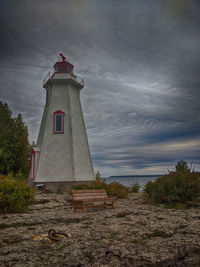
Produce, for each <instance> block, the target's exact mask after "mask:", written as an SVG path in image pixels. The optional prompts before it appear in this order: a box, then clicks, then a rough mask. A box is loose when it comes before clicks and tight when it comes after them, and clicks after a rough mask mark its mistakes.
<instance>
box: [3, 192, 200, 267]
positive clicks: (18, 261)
mask: <svg viewBox="0 0 200 267" xmlns="http://www.w3.org/2000/svg"><path fill="white" fill-rule="evenodd" d="M36 200H37V202H36V204H35V205H32V206H30V208H29V210H28V211H27V212H26V213H23V214H6V215H0V266H34V267H35V266H74V267H78V266H80V267H81V266H82V267H84V266H85V267H90V266H96V267H100V266H108V267H112V266H114V267H117V266H127V267H128V266H136V267H139V266H162V267H165V266H200V242H199V240H200V224H199V218H200V208H199V207H196V208H194V207H193V208H190V209H186V210H169V209H165V208H164V207H162V206H152V205H148V204H146V203H144V200H143V197H142V193H134V194H131V195H130V196H129V199H123V200H116V204H115V208H114V209H109V208H107V209H105V210H104V209H95V210H87V211H86V212H82V211H79V212H77V213H74V212H73V210H72V205H71V203H70V201H71V196H70V195H59V194H52V193H48V194H46V193H43V192H38V193H37V195H36ZM51 228H53V229H55V230H56V231H57V232H58V231H61V232H65V233H67V234H70V235H71V238H67V239H65V240H62V241H59V242H53V243H52V242H49V240H48V236H47V234H48V231H49V229H51ZM35 236H39V237H40V238H38V240H37V238H36V240H34V237H35ZM42 237H44V238H42Z"/></svg>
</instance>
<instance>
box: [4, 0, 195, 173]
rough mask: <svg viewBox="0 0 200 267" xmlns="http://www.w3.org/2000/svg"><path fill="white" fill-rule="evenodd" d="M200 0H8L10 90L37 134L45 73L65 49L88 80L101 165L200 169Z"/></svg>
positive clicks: (7, 97) (91, 128)
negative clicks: (188, 164) (185, 164)
mask: <svg viewBox="0 0 200 267" xmlns="http://www.w3.org/2000/svg"><path fill="white" fill-rule="evenodd" d="M199 9H200V3H199V1H197V0H196V1H195V0H190V1H189V0H173V1H172V0H167V1H161V0H160V1H158V0H134V1H130V0H125V1H119V0H112V1H104V0H103V1H97V0H95V1H91V0H85V1H81V0H79V1H72V0H68V1H66V0H60V1H53V0H47V1H44V2H41V1H30V0H26V1H25V0H18V1H14V0H8V1H1V2H0V13H1V14H0V32H1V42H0V97H1V99H2V100H3V101H6V102H8V103H9V105H10V107H11V108H12V109H13V110H14V114H15V113H19V112H20V113H22V115H23V118H24V120H25V121H26V123H27V125H28V127H29V132H30V141H32V140H35V141H36V138H37V133H38V130H39V125H40V120H41V116H42V111H43V106H44V102H45V92H44V90H43V89H41V87H42V80H43V78H44V77H45V75H46V74H47V72H48V71H49V69H51V68H52V66H53V64H54V62H55V61H56V60H57V59H58V56H57V55H58V52H61V51H62V52H63V53H64V54H65V55H66V56H67V57H68V59H69V61H71V62H72V63H73V64H74V65H75V72H76V73H77V74H78V75H80V76H82V77H83V78H84V79H85V88H84V89H83V90H82V94H81V100H82V107H83V111H84V117H85V121H86V127H87V132H88V138H89V143H90V148H91V152H92V159H93V163H94V167H95V169H96V170H97V169H99V170H100V171H101V172H102V173H103V174H104V175H117V174H118V175H120V174H132V173H140V174H143V173H148V174H150V173H160V172H164V171H166V170H167V169H170V168H171V166H172V165H174V164H175V162H176V161H177V160H179V159H184V160H187V161H190V162H191V161H193V162H194V163H195V165H196V166H197V167H198V168H199V167H200V165H199V164H200V163H199V152H200V144H199V140H200V134H199V133H200V117H199V114H200V107H199V99H200V90H199V88H200V78H199V77H200V76H199V72H200V34H199V29H200V16H199Z"/></svg>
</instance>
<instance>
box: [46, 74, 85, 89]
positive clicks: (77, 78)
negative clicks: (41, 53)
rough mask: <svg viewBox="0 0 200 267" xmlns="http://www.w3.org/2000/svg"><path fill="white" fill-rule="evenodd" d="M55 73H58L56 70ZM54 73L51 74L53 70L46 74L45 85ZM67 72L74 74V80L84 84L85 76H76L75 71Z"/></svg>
mask: <svg viewBox="0 0 200 267" xmlns="http://www.w3.org/2000/svg"><path fill="white" fill-rule="evenodd" d="M54 73H56V72H54ZM54 73H53V74H51V72H49V73H48V74H47V75H46V76H45V78H44V80H43V87H44V85H45V83H46V82H47V81H48V80H49V79H50V78H51V77H52V76H53V75H54ZM64 73H65V72H64ZM66 73H69V74H72V76H73V78H74V80H75V81H76V82H78V83H80V84H81V85H82V86H84V79H83V78H81V77H79V76H76V75H74V74H73V73H70V72H66Z"/></svg>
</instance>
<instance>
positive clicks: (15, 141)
mask: <svg viewBox="0 0 200 267" xmlns="http://www.w3.org/2000/svg"><path fill="white" fill-rule="evenodd" d="M0 129H1V131H0V174H3V175H8V174H9V173H12V174H13V175H14V176H15V175H16V174H19V175H22V176H27V175H28V172H29V161H28V156H29V151H30V145H29V142H28V129H27V127H26V126H25V124H24V122H23V121H22V116H21V114H18V116H17V117H16V118H13V117H12V111H11V110H10V109H9V107H8V105H7V104H3V103H2V102H1V101H0Z"/></svg>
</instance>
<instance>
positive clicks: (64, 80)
mask: <svg viewBox="0 0 200 267" xmlns="http://www.w3.org/2000/svg"><path fill="white" fill-rule="evenodd" d="M60 56H61V60H60V61H58V62H56V63H55V65H54V72H53V74H50V73H49V74H48V75H47V77H46V78H45V79H44V81H43V88H45V90H46V103H45V107H44V113H43V117H42V121H41V125H40V130H39V134H38V139H37V143H36V146H35V147H33V150H32V152H31V169H30V175H29V179H30V181H32V182H33V184H44V185H46V187H47V188H49V189H50V190H53V191H55V190H58V188H59V189H61V191H68V190H69V189H70V188H71V186H72V185H74V184H77V183H78V184H80V183H88V182H91V181H93V180H94V179H95V178H94V171H93V166H92V161H91V156H90V150H89V145H88V139H87V134H86V129H85V124H84V118H83V113H82V108H81V103H80V91H81V89H82V88H83V87H84V81H83V79H81V78H79V77H78V76H76V75H75V74H74V72H73V69H74V66H73V65H72V64H71V63H69V62H68V61H67V60H66V57H64V56H63V54H60Z"/></svg>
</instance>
